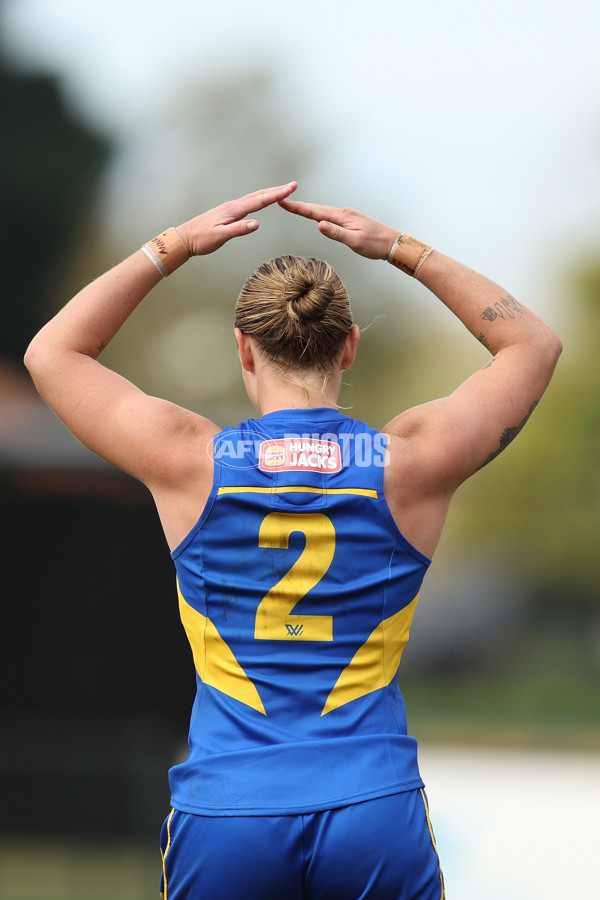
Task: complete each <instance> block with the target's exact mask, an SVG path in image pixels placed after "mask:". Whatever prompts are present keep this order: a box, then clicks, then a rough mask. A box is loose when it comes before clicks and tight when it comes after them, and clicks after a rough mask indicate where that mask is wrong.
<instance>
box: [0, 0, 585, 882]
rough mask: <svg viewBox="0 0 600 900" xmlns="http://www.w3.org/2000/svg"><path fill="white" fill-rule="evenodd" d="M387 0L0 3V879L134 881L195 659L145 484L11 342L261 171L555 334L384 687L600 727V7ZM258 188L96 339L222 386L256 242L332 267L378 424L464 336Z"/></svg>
mask: <svg viewBox="0 0 600 900" xmlns="http://www.w3.org/2000/svg"><path fill="white" fill-rule="evenodd" d="M381 6H382V8H381V9H380V10H378V11H377V10H376V11H371V12H365V11H364V9H362V7H360V6H359V5H358V4H353V3H350V4H343V5H342V4H337V3H332V4H331V7H330V8H326V9H323V8H321V7H319V5H318V4H310V3H309V4H308V6H307V5H306V4H304V5H303V7H302V8H300V7H298V8H296V7H294V6H290V7H286V11H285V12H282V9H281V8H280V7H278V6H276V5H275V4H274V3H269V2H262V3H259V4H258V5H257V6H255V7H254V8H253V11H252V12H251V13H249V11H248V7H247V5H245V4H241V3H240V4H237V5H236V4H235V3H234V4H233V5H232V6H231V5H230V6H229V7H228V10H229V13H230V14H231V13H232V8H234V9H233V11H234V12H235V13H236V15H237V20H236V21H234V19H233V18H232V17H231V15H229V17H227V16H225V15H224V14H223V13H220V12H219V11H218V10H216V9H210V10H202V11H200V10H195V11H194V10H193V9H190V8H188V7H187V6H186V5H185V4H183V3H182V2H177V3H174V4H171V5H170V6H169V12H168V13H167V12H166V11H165V10H164V8H163V5H162V4H158V3H152V2H150V3H146V4H144V5H142V4H138V3H130V4H127V3H125V4H117V3H112V2H108V3H104V4H102V8H101V9H100V8H98V9H96V8H94V9H93V10H92V9H86V8H81V7H80V6H77V5H74V4H70V3H68V2H66V0H62V2H60V3H50V2H49V0H37V2H34V0H23V2H19V3H17V2H16V0H12V2H8V0H4V2H3V3H2V4H0V27H1V29H2V30H1V36H0V81H1V85H2V94H1V95H2V104H3V106H2V109H3V115H2V142H1V145H0V154H1V155H2V171H3V174H4V177H3V179H2V181H1V182H0V196H1V199H2V212H3V215H2V217H1V221H0V228H1V229H2V242H1V246H2V248H3V254H2V258H3V264H2V276H3V287H4V290H3V303H2V311H3V326H4V327H3V328H1V329H0V497H1V503H0V517H1V518H0V522H1V528H2V545H3V551H4V552H3V575H4V577H3V596H4V603H3V617H2V636H3V650H2V654H1V665H2V671H1V677H0V684H1V690H2V710H1V719H0V802H1V804H2V813H3V815H2V817H1V819H0V821H1V822H2V825H0V828H1V829H2V831H3V837H2V841H1V844H0V896H1V897H2V898H4V897H6V898H7V900H55V898H56V900H58V898H70V897H74V898H75V897H77V898H79V900H92V898H96V897H98V898H99V897H100V896H110V897H112V898H115V900H118V898H121V897H122V898H123V900H136V898H138V897H139V898H142V897H146V896H154V895H156V894H157V878H158V872H159V868H160V862H159V859H158V853H157V851H156V849H155V848H156V846H157V838H158V831H159V827H160V822H161V820H162V817H163V816H164V815H166V812H167V811H168V800H169V798H168V788H167V782H166V771H167V768H168V766H169V765H171V764H172V763H173V762H175V761H176V760H177V759H178V758H179V757H180V756H181V755H182V753H184V752H185V749H184V748H185V738H186V731H187V718H188V715H189V709H190V706H191V702H192V699H193V687H194V685H193V666H192V660H191V654H190V653H189V651H188V648H187V646H186V643H185V638H184V634H183V630H182V629H181V627H180V625H179V623H178V620H177V609H176V603H175V591H174V578H173V576H174V572H173V570H172V564H171V561H170V559H169V556H168V553H167V550H166V545H165V543H164V539H163V538H162V535H161V532H160V529H159V525H158V520H157V517H156V515H155V512H154V510H153V508H152V505H151V502H150V498H149V496H148V495H147V494H146V492H145V489H143V488H142V487H140V486H139V485H137V484H136V483H135V482H133V481H132V480H131V479H128V478H127V477H125V476H123V475H121V474H120V473H118V472H116V471H115V470H114V469H112V468H111V467H110V466H107V465H105V464H104V463H102V462H101V461H99V460H97V459H96V458H95V457H93V456H92V455H91V454H90V453H88V452H87V451H86V450H85V448H82V447H81V446H80V445H79V444H78V443H77V442H76V441H75V440H74V439H73V438H71V436H70V435H68V434H67V432H66V431H65V430H64V429H63V428H62V426H61V425H60V423H58V422H57V421H56V420H55V419H54V417H53V416H52V414H51V413H49V411H48V410H46V408H45V407H44V405H43V404H42V403H41V401H40V400H39V398H37V395H36V394H35V392H34V390H33V388H32V386H31V384H30V382H29V379H28V377H27V374H26V372H25V371H24V369H23V366H22V363H21V360H22V355H23V352H24V349H25V347H26V345H27V343H28V341H29V339H30V337H31V336H32V335H33V334H34V333H35V331H36V329H37V328H39V327H40V326H41V325H42V324H43V322H44V321H45V320H46V319H47V318H48V317H49V316H50V315H51V314H52V312H53V311H54V310H56V309H58V308H59V307H60V305H62V303H64V302H65V300H66V299H68V297H70V296H71V295H72V294H73V293H74V292H75V291H76V290H77V289H78V287H80V286H81V285H82V284H84V283H86V282H87V281H89V280H91V279H92V278H93V277H95V276H96V275H97V274H99V273H100V272H101V271H103V270H104V269H105V268H106V267H108V266H109V265H112V264H113V263H115V262H117V261H118V260H119V259H120V258H121V257H123V256H124V255H126V254H128V253H130V252H133V251H134V250H135V249H137V248H138V247H139V246H140V245H141V243H142V242H143V241H144V240H146V239H148V237H150V236H152V235H153V234H155V233H156V232H158V231H159V230H162V229H163V228H164V227H166V226H167V225H168V224H172V223H177V222H180V221H183V220H185V219H186V218H189V217H190V216H191V215H194V214H196V213H197V212H200V211H202V210H203V209H206V208H208V207H210V206H212V205H216V204H217V203H219V202H221V201H222V200H224V199H227V198H228V197H231V196H237V195H240V194H243V193H246V192H248V191H250V190H254V189H256V188H258V187H261V186H265V185H267V184H275V183H283V182H286V181H289V180H292V179H295V180H298V181H299V182H300V185H301V187H300V190H299V195H300V196H302V197H303V198H304V199H318V200H322V201H323V202H330V203H333V204H336V205H351V206H355V207H358V208H361V209H363V210H364V211H365V212H367V213H368V214H370V215H373V216H375V217H377V218H380V219H383V220H386V221H389V222H390V224H395V225H397V226H398V227H399V228H405V229H406V230H408V231H412V232H414V233H417V234H418V235H419V236H421V237H423V238H424V239H426V240H429V241H431V242H433V243H434V244H435V245H436V246H439V247H440V249H442V250H444V251H446V252H448V253H450V254H451V255H454V256H457V257H458V258H460V259H461V260H463V261H465V262H467V263H468V264H470V265H472V266H473V267H475V268H481V269H483V270H484V271H485V272H486V274H489V275H490V276H491V277H493V278H495V279H497V280H498V281H500V282H501V283H503V284H505V286H506V287H507V288H508V289H509V290H511V292H512V293H514V294H515V295H516V296H517V297H519V299H521V300H523V301H524V302H525V303H527V304H528V305H530V306H532V307H533V308H534V309H536V311H539V312H540V313H541V314H542V315H543V316H544V317H545V318H546V319H547V320H548V321H549V322H550V324H551V325H552V326H553V327H554V328H555V329H556V330H557V331H558V333H559V334H560V336H561V337H562V339H563V342H564V345H565V351H564V354H563V357H562V359H561V361H560V363H559V368H558V370H557V373H556V376H555V379H554V381H553V383H552V384H551V386H550V389H549V391H548V393H547V395H546V397H545V398H544V400H543V402H542V403H541V404H540V407H539V409H538V410H537V411H536V413H535V415H534V417H533V418H532V421H531V423H530V424H529V425H528V426H527V428H526V429H525V430H524V432H523V434H522V435H521V436H520V437H519V439H518V441H516V442H515V444H514V445H512V446H511V447H510V449H509V450H508V451H507V452H506V453H504V454H503V455H502V456H501V457H500V458H499V459H498V460H497V461H495V462H494V464H493V465H491V466H489V467H487V468H486V469H484V470H483V471H482V472H481V473H479V474H478V475H476V476H475V477H474V478H473V479H472V480H471V481H470V482H469V483H468V484H467V485H466V486H465V487H464V488H463V489H462V491H461V492H460V494H459V495H458V496H457V498H456V500H455V502H454V505H453V508H452V510H451V513H450V516H449V519H448V523H447V527H446V531H445V534H444V537H443V540H442V543H441V545H440V548H439V551H438V554H437V557H436V561H435V563H434V566H433V567H432V571H431V573H430V575H429V576H428V579H427V581H426V585H425V588H424V590H423V592H422V595H421V601H420V608H419V614H418V615H417V616H416V620H415V624H414V626H413V633H412V635H411V642H410V644H409V646H408V648H407V651H406V653H405V656H404V658H403V676H402V684H403V689H404V693H405V697H406V700H407V705H408V712H409V725H410V728H411V731H412V733H413V734H415V735H416V736H417V737H418V738H419V739H420V740H421V741H423V742H424V743H425V744H431V745H435V744H440V745H442V746H453V747H462V746H465V747H466V746H468V747H471V748H473V747H488V748H489V747H493V748H498V747H504V748H512V749H515V748H522V749H527V750H529V751H538V750H539V751H540V752H544V751H549V750H550V751H559V750H560V751H566V752H569V753H586V754H588V755H590V754H592V755H594V756H595V757H596V758H597V755H598V754H599V753H600V692H599V690H598V687H599V674H600V592H599V587H598V586H599V583H600V578H599V576H600V541H599V538H600V525H599V518H600V477H599V465H598V451H599V447H600V367H599V365H598V362H597V349H596V342H597V340H598V338H599V337H600V243H599V241H598V224H599V217H600V215H599V210H600V205H599V204H598V200H600V196H599V195H600V178H599V172H598V161H597V158H598V140H599V138H598V136H599V134H600V130H599V126H600V114H599V113H598V110H599V109H600V106H599V105H598V95H599V94H600V78H599V77H598V76H599V74H600V64H598V61H597V53H596V50H595V47H594V46H593V41H592V39H591V35H593V34H594V33H597V25H598V18H599V16H598V11H597V10H596V8H595V7H594V6H593V5H592V4H591V3H584V2H583V0H577V2H576V3H575V7H576V8H577V9H576V11H572V15H571V16H570V17H569V20H568V22H562V20H560V18H559V17H557V15H556V14H555V13H553V12H552V11H549V10H547V9H546V8H545V5H544V4H541V3H537V2H536V0H526V2H524V3H520V4H509V5H508V8H507V15H506V16H503V17H500V16H499V14H498V13H497V12H496V11H493V10H487V11H486V10H485V9H483V8H482V7H480V6H477V5H475V4H473V3H470V2H468V0H461V2H459V3H458V4H454V5H453V7H452V11H451V12H450V11H449V10H448V9H447V8H446V7H444V6H442V5H441V3H437V4H434V12H435V15H433V16H432V15H431V10H430V9H429V7H428V11H427V12H425V11H422V12H420V11H419V10H416V9H411V10H407V9H404V8H403V7H402V5H401V4H400V5H399V4H394V5H392V4H391V3H384V4H382V5H381ZM342 11H343V13H344V15H343V17H341V18H340V14H341V13H342ZM575 12H577V14H575ZM508 19H510V22H508V23H507V21H506V20H508ZM385 23H387V25H386V24H385ZM167 25H168V27H167ZM503 29H505V30H503ZM407 35H410V39H409V37H408V36H407ZM499 36H500V37H501V38H502V40H501V41H500V40H498V41H497V40H496V38H498V37H499ZM580 84H585V86H586V87H585V91H583V92H580V91H578V90H577V89H576V87H577V85H580ZM582 93H583V94H585V96H582ZM268 212H269V213H270V214H262V215H261V216H259V218H260V220H261V228H260V230H259V232H258V233H257V234H256V235H253V236H252V237H251V238H249V239H248V240H244V241H237V242H235V243H232V244H229V245H227V246H226V247H225V248H223V250H222V251H220V252H219V253H218V254H216V255H214V256H212V257H210V258H206V259H202V260H196V261H195V262H194V263H192V264H190V265H189V266H187V267H185V269H183V270H182V271H181V272H179V273H178V274H177V276H176V277H175V278H172V279H169V280H168V282H164V283H163V284H161V285H160V286H159V287H158V288H157V290H156V291H155V292H154V294H153V295H152V297H150V298H149V299H148V301H147V302H146V303H145V304H144V308H143V309H140V310H139V311H138V312H137V313H136V314H135V315H134V317H133V318H132V320H131V321H130V322H128V323H127V325H126V326H125V327H124V329H123V330H122V332H121V333H120V334H119V336H118V337H117V338H116V339H115V341H114V342H113V344H112V345H111V347H110V348H109V349H108V350H107V352H106V354H105V356H104V360H105V362H106V364H107V365H110V366H112V367H114V368H116V369H117V370H118V371H120V372H122V373H123V374H124V375H126V376H127V377H129V378H131V379H132V380H134V381H135V382H136V383H138V384H139V385H140V386H141V387H142V388H143V389H145V390H146V391H148V392H151V393H155V394H158V395H161V396H166V397H168V398H169V399H172V400H174V401H176V402H179V403H182V404H184V405H187V406H189V407H191V408H193V409H196V410H198V411H199V412H202V413H203V414H205V415H207V416H209V417H210V418H212V419H214V420H215V421H217V422H219V423H221V424H223V425H225V424H233V423H235V421H237V420H239V419H241V418H244V417H246V416H247V415H249V414H250V412H251V411H250V409H249V406H248V403H247V401H246V399H245V396H244V395H243V390H242V387H241V381H240V379H239V369H238V363H237V360H236V356H235V352H234V343H233V339H232V334H231V328H232V311H233V304H234V301H235V298H236V296H237V293H238V291H239V287H240V285H241V284H242V282H243V281H244V279H245V278H246V277H247V275H248V274H249V273H250V272H251V271H253V269H254V268H255V267H256V266H257V265H258V264H259V263H260V262H262V260H263V259H266V258H268V257H270V256H275V255H278V254H279V253H282V252H293V253H297V254H301V255H315V256H324V255H326V256H327V258H328V259H329V260H330V261H331V262H332V263H333V265H334V266H335V267H336V269H337V270H338V272H339V274H340V275H341V277H342V279H343V280H344V281H345V282H346V284H347V285H348V288H349V290H350V293H351V297H352V301H353V309H354V314H355V318H356V320H357V322H358V323H359V324H360V325H361V327H363V337H362V340H361V346H360V352H359V358H358V360H357V363H356V365H355V366H354V368H353V369H352V371H351V372H350V373H348V379H347V380H348V384H347V385H346V386H345V388H344V392H343V396H342V398H341V404H342V405H343V406H344V407H347V408H349V410H350V412H351V414H352V415H354V416H356V417H357V418H363V419H366V420H367V421H369V423H370V424H372V425H373V426H382V425H383V424H385V422H386V421H387V420H388V419H390V418H391V417H392V416H393V415H395V414H396V413H398V412H399V411H400V410H402V409H403V408H406V407H408V406H412V405H414V404H417V403H420V402H423V401H426V400H428V399H431V398H432V397H434V396H439V395H442V394H446V393H449V392H450V391H451V390H452V389H453V388H454V387H455V386H456V385H457V384H458V383H459V382H460V381H461V380H463V379H464V378H465V377H467V376H468V375H469V374H470V372H471V371H473V370H474V369H475V368H476V367H478V366H480V365H482V364H484V363H485V360H486V354H485V352H484V351H483V349H482V348H481V347H480V346H478V345H477V344H476V343H475V342H474V341H473V340H472V338H470V337H469V335H467V334H466V333H463V329H462V328H461V327H460V326H459V325H458V324H457V323H455V322H453V321H451V320H449V316H448V314H447V313H446V312H445V311H444V310H443V309H442V308H441V306H440V304H438V303H437V301H435V299H434V298H432V297H430V296H428V295H427V293H426V292H425V290H424V289H422V288H421V287H420V286H419V285H416V284H413V283H409V282H408V280H407V279H403V278H402V279H401V278H399V276H398V273H397V272H395V271H394V270H393V269H392V268H391V267H385V266H383V265H377V264H375V263H368V262H367V261H364V260H359V259H358V258H356V257H353V256H351V255H350V254H349V253H348V251H347V250H345V249H344V248H341V247H339V246H337V245H335V244H331V243H326V242H324V239H323V238H321V237H320V236H319V235H318V234H317V233H316V230H315V229H313V228H311V227H310V223H305V222H299V221H297V220H295V219H292V218H291V217H290V218H289V219H288V218H286V217H285V216H283V214H280V215H276V214H272V213H273V211H268Z"/></svg>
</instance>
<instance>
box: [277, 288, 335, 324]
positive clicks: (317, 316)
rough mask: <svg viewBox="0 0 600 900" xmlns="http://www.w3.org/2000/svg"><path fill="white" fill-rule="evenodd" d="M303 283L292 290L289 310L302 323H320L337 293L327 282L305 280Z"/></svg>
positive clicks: (289, 297)
mask: <svg viewBox="0 0 600 900" xmlns="http://www.w3.org/2000/svg"><path fill="white" fill-rule="evenodd" d="M303 282H304V283H302V284H298V283H296V284H295V285H294V286H293V288H292V289H291V290H290V295H289V296H288V297H287V300H288V303H289V306H288V309H289V310H290V312H291V314H292V315H293V316H295V317H297V318H298V319H299V320H300V321H301V322H320V321H321V319H322V318H323V316H324V315H325V313H326V312H327V307H328V306H329V304H330V303H331V301H332V299H333V297H334V293H335V292H334V291H333V290H332V286H331V284H330V283H329V282H327V281H322V280H319V281H312V280H309V279H306V280H304V279H303Z"/></svg>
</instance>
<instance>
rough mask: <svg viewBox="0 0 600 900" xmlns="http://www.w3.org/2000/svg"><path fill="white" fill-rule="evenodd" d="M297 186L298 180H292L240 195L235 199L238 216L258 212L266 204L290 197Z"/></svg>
mask: <svg viewBox="0 0 600 900" xmlns="http://www.w3.org/2000/svg"><path fill="white" fill-rule="evenodd" d="M297 187H298V184H297V182H296V181H290V183H289V184H281V185H278V186H277V187H271V188H264V189H263V190H260V191H254V192H253V193H252V194H246V196H245V197H240V198H239V200H234V202H233V205H234V207H235V208H236V213H239V216H238V218H240V219H241V218H243V217H244V216H247V215H248V213H251V212H258V210H259V209H264V208H265V206H271V204H273V203H277V202H278V201H279V200H283V199H285V197H288V196H289V195H290V194H291V193H293V191H295V190H296V188H297Z"/></svg>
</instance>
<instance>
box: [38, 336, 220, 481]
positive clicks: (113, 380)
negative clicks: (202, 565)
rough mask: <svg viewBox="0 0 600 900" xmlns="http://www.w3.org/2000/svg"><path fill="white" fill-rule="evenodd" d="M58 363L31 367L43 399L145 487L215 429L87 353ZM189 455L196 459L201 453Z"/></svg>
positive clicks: (177, 470) (175, 467) (174, 468)
mask: <svg viewBox="0 0 600 900" xmlns="http://www.w3.org/2000/svg"><path fill="white" fill-rule="evenodd" d="M58 364H59V363H58V361H57V365H58ZM61 368H62V372H61V373H58V372H56V373H55V375H54V377H53V375H52V369H51V367H50V368H48V367H46V368H45V370H44V373H43V377H40V378H37V377H36V372H35V366H32V368H31V374H32V377H33V379H34V381H35V383H36V386H37V387H38V390H39V391H40V393H41V395H42V396H43V397H44V399H45V400H46V402H47V403H48V405H49V406H50V407H51V408H52V409H53V410H54V412H55V413H56V414H57V415H58V417H59V418H60V419H61V420H62V421H63V422H64V423H65V425H66V426H67V428H69V430H70V431H72V432H73V434H74V435H75V436H76V437H77V438H78V439H79V440H80V441H81V442H82V443H83V444H85V445H86V446H87V447H89V448H90V449H91V450H93V451H94V453H97V454H98V455H99V456H101V457H102V458H103V459H106V460H107V461H108V462H110V463H112V464H113V465H115V466H117V467H118V468H120V469H123V470H124V471H126V472H128V473H129V474H130V475H133V476H134V477H135V478H138V479H139V480H140V481H142V482H144V484H146V485H148V486H149V487H152V486H153V485H160V484H165V485H166V484H168V483H169V482H171V481H175V480H176V479H177V478H178V477H179V476H180V475H181V474H182V470H183V469H184V468H185V467H186V466H187V465H188V464H189V460H190V459H192V458H193V455H194V454H193V449H194V448H195V445H196V444H197V442H198V439H199V438H200V439H202V437H203V436H205V437H206V442H207V445H208V443H209V442H210V438H211V436H212V434H214V433H215V432H216V431H217V430H218V429H217V427H216V426H214V425H213V424H212V423H211V422H209V421H208V420H207V419H204V418H203V417H202V416H199V415H196V414H194V413H192V412H189V411H188V410H185V409H183V408H181V407H179V406H176V405H175V404H173V403H169V402H167V401H165V400H160V399H158V398H156V397H150V396H148V395H147V394H145V393H144V392H143V391H141V390H140V389H139V388H137V387H136V386H135V385H133V384H132V383H131V382H129V381H128V380H127V379H126V378H123V377H122V376H121V375H118V374H117V373H116V372H113V371H111V370H110V369H107V368H106V367H104V366H103V365H101V364H100V363H99V362H98V361H97V360H94V359H92V358H91V357H88V356H85V355H83V354H78V353H74V354H72V356H71V358H70V359H65V358H63V360H62V364H61ZM195 456H196V457H197V458H198V459H197V461H198V464H199V465H201V464H202V458H200V457H201V455H200V454H198V453H197V452H196V453H195ZM206 459H207V460H208V456H206Z"/></svg>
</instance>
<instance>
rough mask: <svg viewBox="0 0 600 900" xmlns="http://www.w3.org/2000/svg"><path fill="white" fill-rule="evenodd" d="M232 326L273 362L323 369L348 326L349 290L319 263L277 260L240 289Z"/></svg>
mask: <svg viewBox="0 0 600 900" xmlns="http://www.w3.org/2000/svg"><path fill="white" fill-rule="evenodd" d="M235 325H236V327H237V328H239V329H240V330H241V331H243V332H244V333H245V334H249V335H251V336H252V337H253V338H254V339H255V340H256V342H257V343H258V346H259V347H260V349H261V350H262V352H263V353H264V354H265V355H266V356H267V357H268V358H269V359H270V360H271V361H272V362H274V363H277V364H278V365H280V366H283V367H284V368H290V369H310V368H318V369H320V370H322V371H326V370H327V369H329V368H330V367H331V363H332V361H333V359H334V358H335V357H336V356H337V355H338V353H339V352H340V350H341V349H342V347H343V345H344V341H345V339H346V335H347V334H348V332H349V331H350V329H351V328H352V312H351V310H350V300H349V299H348V292H347V290H346V288H345V287H344V285H343V283H342V281H341V280H340V278H339V277H338V276H337V275H336V273H335V272H334V270H333V268H332V267H331V266H330V265H329V263H327V262H323V261H322V260H320V259H312V258H311V259H304V258H302V257H298V256H279V257H278V258H277V259H271V260H269V261H268V262H265V263H263V264H262V266H259V268H258V269H257V270H256V272H255V273H254V274H253V275H251V276H250V278H249V279H248V280H247V282H246V283H245V285H244V286H243V288H242V290H241V292H240V295H239V297H238V301H237V306H236V311H235Z"/></svg>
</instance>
